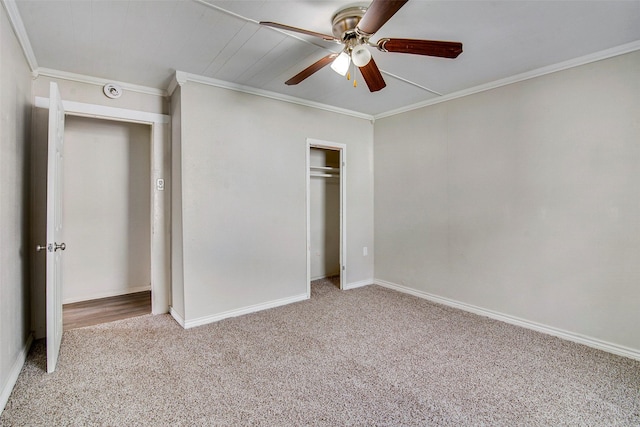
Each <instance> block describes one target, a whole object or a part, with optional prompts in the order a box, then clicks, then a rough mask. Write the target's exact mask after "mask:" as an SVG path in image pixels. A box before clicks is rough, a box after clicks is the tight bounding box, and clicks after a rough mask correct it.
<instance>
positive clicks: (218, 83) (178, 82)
mask: <svg viewBox="0 0 640 427" xmlns="http://www.w3.org/2000/svg"><path fill="white" fill-rule="evenodd" d="M186 82H194V83H200V84H204V85H207V86H214V87H219V88H222V89H229V90H233V91H236V92H242V93H248V94H251V95H256V96H261V97H263V98H270V99H275V100H278V101H283V102H288V103H291V104H297V105H303V106H305V107H311V108H316V109H318V110H324V111H330V112H332V113H338V114H343V115H346V116H351V117H356V118H359V119H365V120H370V121H372V120H373V119H374V117H373V116H372V115H370V114H364V113H360V112H357V111H352V110H348V109H346V108H339V107H334V106H332V105H327V104H321V103H319V102H313V101H308V100H306V99H301V98H296V97H293V96H289V95H283V94H281V93H276V92H271V91H267V90H262V89H256V88H253V87H250V86H244V85H240V84H236V83H231V82H227V81H224V80H218V79H214V78H211V77H204V76H199V75H197V74H190V73H185V72H183V71H176V74H175V76H174V78H173V79H172V81H171V83H170V84H169V87H168V88H167V92H168V93H173V91H174V90H175V89H176V87H177V86H182V85H183V84H185V83H186Z"/></svg>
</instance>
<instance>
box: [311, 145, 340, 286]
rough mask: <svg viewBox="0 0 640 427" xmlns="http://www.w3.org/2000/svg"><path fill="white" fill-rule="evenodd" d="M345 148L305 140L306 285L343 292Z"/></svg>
mask: <svg viewBox="0 0 640 427" xmlns="http://www.w3.org/2000/svg"><path fill="white" fill-rule="evenodd" d="M345 158H346V146H345V145H344V144H338V143H332V142H328V141H319V140H312V139H309V140H307V283H308V284H309V287H308V295H309V296H310V295H311V282H312V281H320V280H324V281H326V282H328V283H332V284H333V285H334V286H337V287H339V288H340V289H344V284H345V283H346V271H347V270H346V262H345V252H346V251H345V240H346V229H345V227H344V224H345V205H346V203H345V194H346V192H345V182H346V176H345V166H346V162H345Z"/></svg>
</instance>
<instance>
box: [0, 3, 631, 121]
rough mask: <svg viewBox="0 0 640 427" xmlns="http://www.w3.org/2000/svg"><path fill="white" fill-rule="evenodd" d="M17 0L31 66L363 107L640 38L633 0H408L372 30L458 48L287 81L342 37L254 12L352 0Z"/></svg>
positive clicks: (452, 88)
mask: <svg viewBox="0 0 640 427" xmlns="http://www.w3.org/2000/svg"><path fill="white" fill-rule="evenodd" d="M9 1H11V2H13V1H14V0H5V2H9ZM15 4H16V5H17V10H18V11H19V15H20V18H21V19H22V22H23V24H24V27H25V29H26V34H27V36H28V39H29V42H30V44H31V46H32V49H33V54H34V56H35V59H36V62H37V66H38V67H42V68H47V69H54V70H59V71H64V72H69V73H76V74H82V75H86V76H93V77H99V78H105V79H110V80H113V81H117V82H127V83H132V84H136V85H142V86H148V87H153V88H159V89H166V88H167V87H168V85H169V82H170V80H171V78H172V76H173V74H174V72H175V71H176V70H180V71H184V72H187V73H192V74H196V75H200V76H205V77H209V78H214V79H218V80H223V81H226V82H230V83H231V84H236V85H243V86H248V87H251V88H255V89H259V90H263V91H269V92H275V93H278V94H282V95H286V96H290V97H295V98H301V99H304V100H308V101H312V102H316V103H321V104H326V105H330V106H333V107H338V108H343V109H348V110H352V111H355V112H359V113H364V114H369V115H378V114H381V113H384V112H387V111H391V110H395V109H398V108H401V107H403V106H406V105H411V104H415V103H419V102H424V101H427V100H430V99H433V98H436V97H439V96H441V95H447V94H451V93H454V92H457V91H462V90H466V89H469V88H472V87H476V86H479V85H483V84H487V83H490V82H494V81H498V80H501V79H505V78H508V77H511V76H514V75H518V74H522V73H526V72H530V71H532V70H536V69H540V68H543V67H548V66H551V65H553V64H558V63H561V62H564V61H569V60H572V59H575V58H579V57H583V56H585V55H590V54H593V53H596V52H600V51H603V50H607V49H611V48H614V47H617V46H621V45H626V44H629V43H633V44H634V46H635V45H636V43H637V42H638V41H640V0H631V1H629V0H627V1H615V0H607V1H577V0H574V1H516V0H512V1H484V0H478V1H430V0H410V1H409V2H408V3H407V4H406V5H405V6H404V7H403V8H402V9H400V11H399V12H398V13H397V14H396V15H394V16H393V17H392V18H391V19H390V20H389V21H388V22H387V23H386V24H385V25H384V26H383V27H382V28H381V30H380V31H378V33H377V34H376V35H375V36H374V37H372V40H373V41H377V40H378V39H379V38H382V37H398V38H417V39H431V40H451V41H459V42H462V43H463V46H464V48H463V49H464V52H463V53H462V54H461V55H460V56H459V57H458V58H457V59H455V60H450V59H441V58H431V57H424V56H418V55H407V54H397V53H383V52H379V51H377V50H374V51H373V56H374V58H375V60H376V62H377V64H378V66H379V68H380V69H381V71H382V72H383V75H384V78H385V80H386V82H387V87H386V88H385V89H383V90H381V91H380V92H376V93H370V92H369V91H368V89H367V86H366V84H364V82H363V81H360V83H361V84H359V85H358V87H357V88H353V87H352V84H351V83H350V82H348V81H346V80H345V79H344V77H341V76H339V75H338V74H336V73H335V72H333V71H332V70H331V69H330V68H329V67H325V68H324V69H322V70H321V71H319V72H317V73H316V74H314V75H312V76H311V77H309V78H308V79H306V80H305V81H303V82H302V83H300V84H299V85H297V86H286V85H285V84H284V81H286V80H287V79H289V78H290V77H292V76H293V75H295V74H297V73H298V72H300V71H301V70H302V69H304V68H306V67H307V66H309V65H310V64H312V63H313V62H314V61H316V60H318V59H319V58H321V57H323V56H325V55H327V54H328V53H329V52H331V51H339V50H340V46H339V45H338V44H335V43H331V42H325V41H323V40H321V39H319V38H313V37H308V36H305V35H302V34H291V33H286V32H283V31H279V30H275V29H272V28H266V27H261V26H260V25H259V24H258V23H257V22H258V21H276V22H280V23H284V24H288V25H292V26H296V27H301V28H305V29H308V30H312V31H317V32H321V33H327V34H331V23H330V20H331V17H332V15H333V14H334V13H335V12H336V11H337V10H338V9H340V8H341V7H343V6H345V5H351V4H353V2H352V1H335V0H331V1H315V0H295V1H289V0H259V1H258V0H256V1H251V0H241V1H238V0H236V1H218V0H119V1H107V0H15ZM359 4H364V5H366V4H368V2H365V3H359ZM639 47H640V46H639ZM634 48H635V47H634ZM359 80H362V79H361V78H360V79H359Z"/></svg>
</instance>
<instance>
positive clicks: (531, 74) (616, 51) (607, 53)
mask: <svg viewBox="0 0 640 427" xmlns="http://www.w3.org/2000/svg"><path fill="white" fill-rule="evenodd" d="M637 50H640V40H637V41H635V42H631V43H626V44H623V45H620V46H616V47H613V48H610V49H606V50H602V51H600V52H595V53H592V54H589V55H585V56H581V57H579V58H574V59H570V60H568V61H564V62H559V63H557V64H553V65H549V66H547V67H542V68H538V69H536V70H532V71H527V72H526V73H522V74H516V75H515V76H511V77H507V78H504V79H501V80H496V81H493V82H490V83H486V84H483V85H479V86H475V87H472V88H469V89H464V90H461V91H458V92H454V93H450V94H448V95H444V96H441V97H438V98H434V99H429V100H427V101H422V102H418V103H416V104H411V105H407V106H405V107H401V108H397V109H395V110H390V111H387V112H386V113H380V114H376V115H375V116H374V118H375V119H382V118H385V117H390V116H395V115H397V114H402V113H407V112H409V111H413V110H417V109H420V108H423V107H428V106H430V105H435V104H440V103H441V102H447V101H451V100H454V99H458V98H463V97H465V96H469V95H473V94H476V93H480V92H485V91H487V90H491V89H496V88H499V87H502V86H507V85H510V84H513V83H518V82H522V81H525V80H530V79H533V78H536V77H540V76H544V75H546V74H551V73H555V72H558V71H564V70H568V69H570V68H575V67H579V66H581V65H586V64H590V63H592V62H597V61H601V60H603V59H608V58H613V57H614V56H619V55H624V54H626V53H630V52H634V51H637Z"/></svg>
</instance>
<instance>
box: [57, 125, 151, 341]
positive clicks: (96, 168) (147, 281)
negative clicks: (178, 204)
mask: <svg viewBox="0 0 640 427" xmlns="http://www.w3.org/2000/svg"><path fill="white" fill-rule="evenodd" d="M64 135H65V136H64V137H65V145H64V159H65V167H64V172H63V179H62V182H63V187H64V193H63V201H62V206H63V210H64V215H65V239H66V241H67V244H68V245H69V246H70V247H72V248H73V250H69V251H66V253H65V263H64V264H63V271H62V274H63V277H64V283H63V287H62V292H63V300H62V303H63V319H64V330H68V329H73V328H76V327H82V326H89V325H94V324H99V323H104V322H109V321H113V320H118V319H123V318H128V317H133V316H138V315H142V314H150V313H151V191H150V186H149V184H150V182H151V145H152V141H151V126H150V125H147V124H140V123H130V122H123V121H114V120H104V119H97V118H89V117H82V116H72V115H69V116H67V118H66V121H65V130H64Z"/></svg>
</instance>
